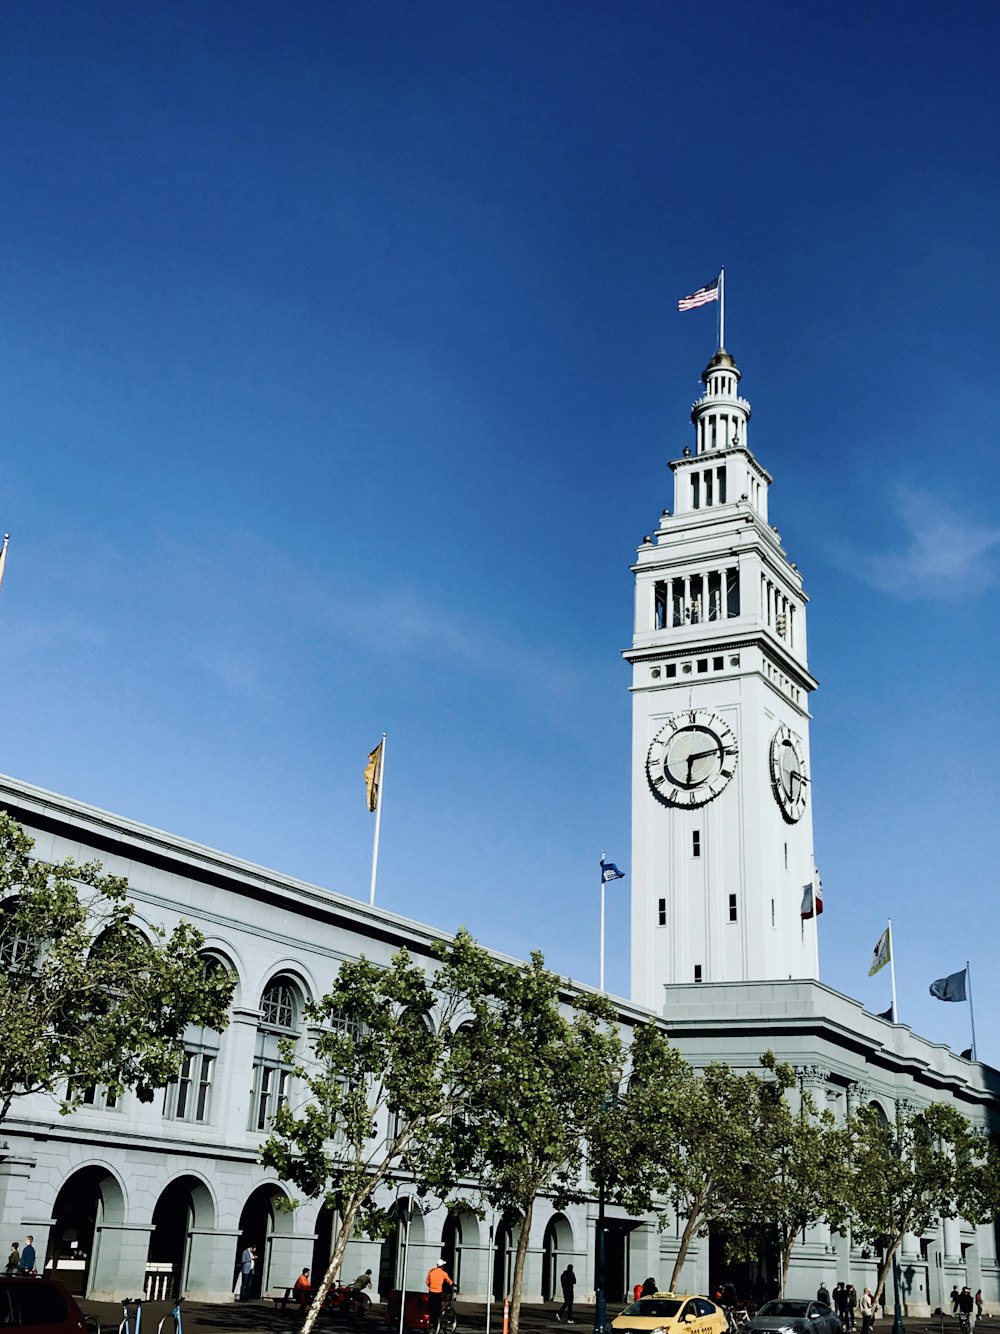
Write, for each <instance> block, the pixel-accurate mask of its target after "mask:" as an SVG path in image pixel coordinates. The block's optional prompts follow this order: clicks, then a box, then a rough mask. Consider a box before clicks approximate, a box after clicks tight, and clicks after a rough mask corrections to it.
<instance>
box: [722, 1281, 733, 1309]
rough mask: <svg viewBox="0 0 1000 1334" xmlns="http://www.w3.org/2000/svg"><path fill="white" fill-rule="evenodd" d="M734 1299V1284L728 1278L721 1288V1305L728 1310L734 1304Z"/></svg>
mask: <svg viewBox="0 0 1000 1334" xmlns="http://www.w3.org/2000/svg"><path fill="white" fill-rule="evenodd" d="M736 1301H737V1298H736V1284H735V1283H734V1282H733V1281H732V1279H730V1280H729V1282H728V1283H726V1284H725V1285H724V1286H723V1289H722V1305H723V1306H724V1307H725V1308H726V1310H727V1311H730V1310H732V1308H733V1307H734V1306H735V1305H736Z"/></svg>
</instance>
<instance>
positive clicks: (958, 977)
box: [931, 968, 965, 1001]
mask: <svg viewBox="0 0 1000 1334" xmlns="http://www.w3.org/2000/svg"><path fill="white" fill-rule="evenodd" d="M931 995H932V996H936V997H937V999H938V1000H943V1001H964V1000H965V969H964V968H963V969H962V971H961V972H960V973H950V974H949V975H948V976H947V977H939V978H938V980H937V981H936V982H932V983H931Z"/></svg>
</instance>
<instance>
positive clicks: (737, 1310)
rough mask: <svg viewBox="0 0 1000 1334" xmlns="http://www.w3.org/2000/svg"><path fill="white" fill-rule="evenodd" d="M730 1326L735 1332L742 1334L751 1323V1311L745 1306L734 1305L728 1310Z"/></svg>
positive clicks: (727, 1315) (734, 1333)
mask: <svg viewBox="0 0 1000 1334" xmlns="http://www.w3.org/2000/svg"><path fill="white" fill-rule="evenodd" d="M726 1317H727V1319H728V1320H729V1328H730V1330H732V1332H733V1334H742V1331H743V1330H745V1329H746V1327H747V1325H748V1324H749V1323H750V1312H749V1311H748V1310H747V1308H746V1307H745V1306H733V1307H730V1309H729V1310H728V1311H727V1312H726Z"/></svg>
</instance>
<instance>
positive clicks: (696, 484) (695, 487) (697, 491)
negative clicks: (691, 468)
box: [691, 472, 701, 510]
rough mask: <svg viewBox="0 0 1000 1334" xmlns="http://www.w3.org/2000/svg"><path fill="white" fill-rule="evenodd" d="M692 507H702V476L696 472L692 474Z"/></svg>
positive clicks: (694, 508)
mask: <svg viewBox="0 0 1000 1334" xmlns="http://www.w3.org/2000/svg"><path fill="white" fill-rule="evenodd" d="M691 508H692V509H693V510H697V509H701V478H700V477H699V476H698V474H697V473H696V472H693V473H692V474H691Z"/></svg>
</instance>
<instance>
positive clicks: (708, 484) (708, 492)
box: [705, 468, 712, 505]
mask: <svg viewBox="0 0 1000 1334" xmlns="http://www.w3.org/2000/svg"><path fill="white" fill-rule="evenodd" d="M711 503H712V469H711V468H706V469H705V504H706V505H711Z"/></svg>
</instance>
